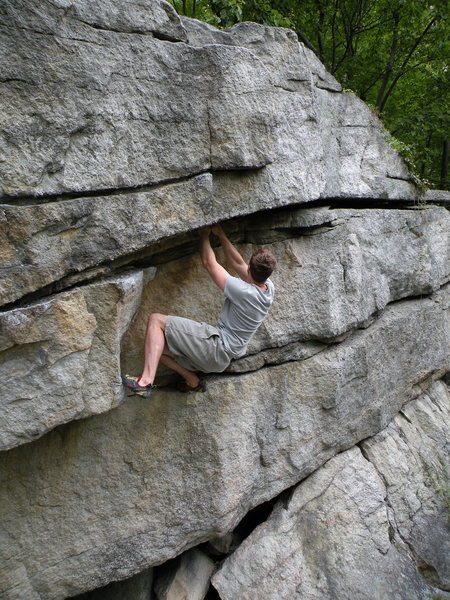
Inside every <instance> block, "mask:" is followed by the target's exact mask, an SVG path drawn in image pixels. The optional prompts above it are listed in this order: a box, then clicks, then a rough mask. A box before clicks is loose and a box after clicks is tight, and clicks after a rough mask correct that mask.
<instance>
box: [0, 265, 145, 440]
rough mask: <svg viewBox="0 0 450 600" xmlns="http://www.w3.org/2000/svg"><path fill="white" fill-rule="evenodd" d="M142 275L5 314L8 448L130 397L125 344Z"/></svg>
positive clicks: (2, 423) (1, 340)
mask: <svg viewBox="0 0 450 600" xmlns="http://www.w3.org/2000/svg"><path fill="white" fill-rule="evenodd" d="M142 285H143V273H142V271H139V272H136V273H132V274H130V275H124V276H122V277H118V278H116V279H110V280H108V279H106V280H105V281H103V282H99V283H92V284H90V285H88V286H86V287H80V288H77V289H76V290H74V291H73V292H64V293H62V294H58V295H56V296H54V297H53V298H50V299H49V300H46V301H45V302H39V303H37V304H34V305H30V306H27V307H26V308H22V309H20V308H18V309H15V310H12V311H8V312H6V313H0V328H1V333H0V352H1V353H2V363H1V365H0V377H1V378H2V379H3V380H4V381H11V378H13V379H14V382H15V383H14V385H10V386H8V387H7V388H6V389H5V390H4V391H3V393H2V399H1V402H0V404H1V411H0V449H1V450H6V449H8V448H11V447H13V446H16V445H18V444H23V443H26V442H29V441H30V440H33V439H35V438H36V437H40V436H41V435H43V434H44V433H46V432H47V431H49V430H50V429H53V428H54V427H56V425H60V424H61V423H67V422H68V421H71V420H73V419H78V418H81V417H86V416H88V415H92V414H97V413H100V412H105V411H107V410H110V409H111V408H114V406H117V405H118V404H119V403H120V402H121V401H123V399H124V398H125V392H124V389H123V387H122V385H121V381H120V376H119V373H120V348H121V339H122V336H123V334H124V333H125V331H126V329H127V327H128V325H129V323H130V321H131V318H132V317H133V315H134V312H135V310H136V307H137V305H138V302H139V299H140V293H141V291H142Z"/></svg>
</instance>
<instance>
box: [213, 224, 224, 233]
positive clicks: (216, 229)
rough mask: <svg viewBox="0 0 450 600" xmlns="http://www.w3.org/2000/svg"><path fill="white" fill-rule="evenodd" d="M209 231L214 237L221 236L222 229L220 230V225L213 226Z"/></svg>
mask: <svg viewBox="0 0 450 600" xmlns="http://www.w3.org/2000/svg"><path fill="white" fill-rule="evenodd" d="M211 231H212V232H213V233H214V234H215V235H221V234H223V229H222V225H213V226H212V227H211Z"/></svg>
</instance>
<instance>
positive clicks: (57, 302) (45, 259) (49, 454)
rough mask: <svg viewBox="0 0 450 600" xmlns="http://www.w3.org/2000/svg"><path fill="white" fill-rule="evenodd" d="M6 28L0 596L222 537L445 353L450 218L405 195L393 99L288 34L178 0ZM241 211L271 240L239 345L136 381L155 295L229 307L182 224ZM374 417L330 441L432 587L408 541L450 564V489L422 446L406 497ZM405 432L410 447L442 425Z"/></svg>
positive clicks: (86, 8)
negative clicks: (200, 369)
mask: <svg viewBox="0 0 450 600" xmlns="http://www.w3.org/2000/svg"><path fill="white" fill-rule="evenodd" d="M0 52H1V54H2V59H3V60H2V61H1V64H0V180H1V191H0V196H1V201H2V203H3V204H2V205H1V206H0V276H1V283H0V304H1V306H2V307H3V311H2V312H1V313H0V327H1V328H0V345H1V347H0V352H1V355H0V358H1V366H0V375H1V379H2V387H1V389H2V395H1V398H0V440H1V441H0V444H1V445H0V448H2V449H6V448H10V449H9V450H7V451H5V452H2V453H1V454H0V463H1V465H2V466H1V468H0V520H1V523H0V532H1V533H0V556H1V558H0V596H1V597H2V600H3V599H5V600H57V599H58V600H63V599H64V598H67V597H70V596H74V595H76V594H80V593H84V592H86V591H88V590H93V589H94V588H96V587H98V586H105V585H106V584H109V583H110V582H117V581H120V580H123V579H125V578H127V577H131V576H133V575H135V574H137V573H139V572H140V571H143V570H145V569H147V568H149V567H151V566H156V565H160V564H161V563H163V562H164V561H166V560H171V559H173V558H175V557H177V556H178V555H180V554H181V553H183V552H186V551H189V549H191V548H192V547H193V546H195V545H197V544H200V543H202V542H207V541H209V540H212V541H214V540H215V539H221V540H222V546H221V547H222V548H224V547H226V543H225V542H226V541H227V540H228V542H229V543H233V544H235V543H236V539H240V538H237V537H236V536H235V537H233V534H232V533H231V532H232V531H233V529H234V528H235V526H236V525H237V523H238V522H239V521H240V520H241V519H242V518H243V517H244V516H245V515H246V513H247V511H249V510H250V509H252V508H253V507H256V506H257V505H259V504H261V503H264V502H266V501H269V500H273V498H275V497H276V496H277V495H278V494H280V493H281V492H282V491H283V490H286V488H290V487H291V486H293V485H296V484H298V483H299V482H300V481H301V480H302V479H303V478H305V477H307V476H308V475H310V474H311V473H313V472H314V471H315V470H317V469H320V468H321V466H322V465H323V464H324V463H325V462H326V461H328V460H330V459H332V458H333V457H334V456H335V455H336V454H338V453H340V452H343V451H345V450H348V449H351V448H352V447H353V446H354V445H355V444H357V443H360V442H361V441H362V440H367V438H368V437H370V436H373V435H375V434H377V433H378V432H380V431H382V430H383V429H384V428H385V427H386V426H387V425H388V424H389V423H390V421H391V420H392V419H393V418H394V417H395V416H396V414H397V413H398V411H399V410H400V409H401V408H402V406H404V404H405V403H406V402H408V401H409V400H411V399H413V398H416V397H418V396H419V395H420V394H421V393H422V392H423V391H424V390H426V389H427V388H428V387H429V386H430V385H431V384H432V382H433V381H434V380H435V379H436V378H440V377H443V376H445V373H446V372H447V371H448V370H449V368H450V356H449V337H450V332H449V323H448V311H449V304H450V300H449V288H448V284H447V285H446V282H448V279H449V273H450V269H449V254H448V253H449V230H450V228H449V217H448V213H447V212H446V211H445V210H444V208H427V209H424V208H423V207H421V208H420V209H419V207H418V206H416V207H414V206H413V202H415V200H416V198H417V196H418V192H417V190H416V188H415V186H414V184H413V183H412V181H411V178H410V175H409V173H408V171H407V169H406V167H405V165H404V163H403V162H402V160H401V159H400V157H399V156H398V155H397V153H395V152H394V151H393V150H392V149H391V148H390V147H389V145H388V144H387V143H386V141H385V135H384V132H383V129H382V127H381V125H380V122H379V121H378V120H377V118H376V117H375V116H374V115H373V114H372V112H371V111H370V110H369V108H368V107H367V106H365V105H364V103H362V102H361V101H360V100H358V99H357V98H356V97H355V96H354V95H353V94H349V93H344V92H343V91H342V88H341V85H340V84H339V82H337V81H336V80H335V79H334V78H333V77H332V76H331V75H330V74H328V73H327V72H326V70H325V69H324V67H323V65H322V64H321V63H320V62H319V61H318V60H317V58H316V57H315V56H314V55H313V54H312V53H311V52H310V51H309V50H306V49H305V48H304V47H303V46H302V45H301V44H298V41H297V39H296V37H295V35H294V34H293V33H292V32H291V31H288V30H283V29H275V28H268V27H263V26H260V25H256V24H250V23H246V24H241V25H239V26H236V27H234V28H232V29H230V30H226V31H218V30H216V29H214V28H212V27H210V26H208V25H205V24H201V23H199V22H195V21H192V20H190V19H180V18H179V17H178V16H177V15H176V14H175V12H174V10H173V8H172V7H171V6H170V5H169V4H168V3H166V2H164V1H163V0H142V1H139V2H138V1H137V0H129V1H125V0H118V1H116V0H114V1H113V0H106V1H105V2H100V1H99V0H94V1H93V2H90V1H89V2H88V1H87V0H80V1H75V0H43V1H42V2H38V3H36V2H32V1H31V0H5V1H4V2H2V3H0ZM312 201H314V204H313V205H312V207H310V208H308V207H305V204H306V203H308V202H309V203H311V202H312ZM392 201H395V205H393V204H392ZM325 204H330V206H331V207H332V208H328V207H327V206H324V205H325ZM310 206H311V204H310ZM339 206H340V207H341V208H339ZM343 206H345V207H347V208H345V209H344V208H342V207H343ZM349 206H350V207H351V208H349ZM374 207H377V208H376V209H375V208H374ZM227 220H228V221H229V222H228V223H226V224H225V227H226V229H227V231H229V233H230V235H231V237H232V238H233V240H234V241H235V242H236V243H238V244H240V248H241V249H242V251H243V252H244V253H245V254H246V255H247V253H249V252H250V245H254V244H263V245H267V246H269V247H271V248H272V249H273V250H274V251H275V252H276V254H277V256H278V257H279V263H280V266H279V269H278V272H277V273H276V274H275V275H274V280H275V283H276V285H277V296H276V303H275V305H274V306H273V309H272V312H271V315H270V318H269V319H268V320H267V321H266V323H265V324H264V326H263V327H262V328H261V330H260V331H259V332H258V335H257V336H255V339H254V341H253V343H252V346H251V349H250V354H249V356H247V357H245V358H243V359H241V360H239V361H235V362H234V363H233V364H232V366H231V368H230V370H229V372H228V373H226V374H223V375H221V376H217V377H214V376H213V377H210V378H209V390H208V392H207V393H206V394H199V395H194V396H188V397H184V396H180V395H179V394H178V395H177V394H176V393H175V392H172V391H170V388H169V387H168V388H164V389H163V390H162V391H159V392H157V393H155V395H154V397H152V399H151V401H150V402H148V401H143V400H142V399H139V398H130V399H128V400H127V402H126V403H123V404H121V401H122V400H123V399H124V390H123V389H121V388H120V386H119V374H120V367H121V365H122V368H126V369H129V370H133V371H134V370H138V369H139V368H140V364H141V362H140V361H141V360H142V354H141V352H142V337H143V327H144V326H145V321H146V315H147V313H148V312H151V311H154V310H157V311H161V312H164V313H168V312H175V313H176V314H182V315H184V316H188V317H191V318H197V319H199V320H207V321H211V322H214V321H215V319H216V317H217V311H218V308H219V303H220V294H219V293H218V292H217V291H214V288H213V287H212V284H210V282H207V280H206V278H205V276H204V274H203V273H202V274H201V273H200V267H199V262H198V258H197V256H196V247H197V244H198V236H197V234H196V231H195V230H196V228H198V227H200V226H204V225H208V224H211V223H214V222H217V221H227ZM180 281H182V282H183V285H181V284H180ZM206 286H207V287H206ZM11 382H13V383H14V385H12V384H11ZM433 389H434V388H433ZM433 393H434V392H433ZM430 394H431V392H430ZM416 406H417V411H418V412H420V411H421V410H422V409H421V408H420V407H421V404H420V403H419V404H417V405H416ZM410 410H412V409H409V408H408V409H405V412H404V414H405V415H406V414H407V415H408V418H409V419H410V421H411V422H412V416H410V415H409V412H408V411H410ZM424 411H425V409H424ZM99 413H102V414H99ZM402 418H403V417H402ZM421 423H422V424H423V419H422V422H421ZM422 424H421V427H422ZM397 426H398V424H397V425H396V426H395V427H397ZM392 427H394V426H392ZM405 427H406V426H405ZM411 427H412V425H411ZM49 430H52V431H49ZM44 434H45V435H44ZM382 435H385V436H387V437H380V440H379V441H378V442H377V443H376V444H375V442H374V441H373V440H371V441H370V442H366V443H365V445H364V448H365V450H364V452H365V453H366V455H367V456H369V454H371V455H373V459H372V458H371V460H373V464H372V463H369V462H367V460H366V458H364V457H363V455H361V452H360V450H359V449H353V450H350V454H349V455H346V454H341V455H340V456H338V457H337V458H336V459H333V460H334V461H335V462H334V463H331V462H330V463H328V465H330V464H335V465H341V466H343V469H344V471H342V469H341V470H339V469H340V467H339V468H338V467H337V466H336V467H333V469H335V472H336V477H338V474H339V473H343V472H345V477H347V476H348V477H350V482H351V483H353V484H354V486H355V487H354V489H352V490H351V491H352V494H353V497H354V498H355V500H357V501H358V502H359V501H360V500H362V498H361V489H362V488H364V489H366V488H367V490H368V494H369V492H370V493H371V494H372V496H371V497H372V501H373V503H374V504H373V506H374V507H375V508H374V510H375V512H374V515H375V517H374V518H375V521H376V522H375V523H374V524H373V526H374V528H375V533H374V546H370V549H369V555H370V553H371V552H372V551H373V552H374V553H375V556H376V558H377V560H379V564H380V566H381V567H383V568H384V567H385V566H386V565H388V564H391V565H392V564H393V565H394V566H396V567H399V568H401V569H404V575H405V577H406V578H407V579H408V577H409V575H410V577H409V579H408V581H407V582H406V583H405V586H406V588H404V589H406V590H411V598H420V597H421V594H422V592H423V590H424V589H428V588H427V587H426V585H425V584H424V583H423V579H422V578H421V577H420V576H419V574H418V572H417V569H416V567H415V566H414V563H413V561H411V559H410V558H408V557H407V555H406V553H405V548H406V547H408V549H409V550H408V552H410V553H411V554H412V555H414V557H415V560H417V565H418V566H419V568H420V569H421V570H422V571H421V572H422V573H423V574H424V575H425V576H426V577H427V580H428V581H431V580H432V579H433V577H434V578H435V580H436V581H437V582H439V585H441V584H442V585H447V583H445V582H446V581H448V580H447V579H446V577H447V574H446V570H447V564H446V563H445V562H443V561H442V560H441V559H440V558H439V557H438V556H437V555H436V553H435V552H434V549H435V548H436V540H441V539H442V536H443V529H442V527H443V524H442V521H441V520H437V521H436V523H435V524H436V528H435V530H433V533H432V534H431V533H430V535H428V536H426V535H425V533H424V532H425V531H426V530H427V528H428V529H429V530H430V531H431V530H432V529H433V527H434V524H433V523H432V519H431V517H430V516H429V514H431V513H430V511H431V512H433V511H435V508H436V506H438V499H436V498H434V497H433V494H431V491H430V489H427V490H425V487H426V485H425V484H426V482H427V481H428V480H426V478H424V479H423V480H422V479H421V471H420V470H415V471H414V473H415V481H416V482H417V486H416V487H417V490H420V491H418V492H417V494H418V496H417V498H419V500H420V502H421V506H418V504H417V502H416V500H415V498H414V497H413V495H409V496H408V494H406V495H402V494H401V493H400V488H401V487H402V486H403V488H404V487H405V486H406V483H405V480H404V478H402V477H400V476H399V477H397V478H396V476H395V475H394V474H393V473H394V471H393V469H394V464H391V463H389V462H387V463H386V464H385V465H383V468H384V469H385V471H383V470H382V468H381V467H380V468H379V467H378V466H377V465H376V461H377V460H378V458H377V456H378V455H377V452H378V451H379V449H380V448H382V447H383V444H384V445H385V446H386V445H387V446H389V444H390V443H391V437H392V436H391V434H389V435H388V434H387V433H386V432H385V433H384V434H382ZM392 435H394V434H393V433H392ZM401 435H402V436H406V438H408V436H411V443H409V442H408V452H412V453H413V454H414V452H416V456H417V457H419V456H420V457H421V458H420V461H421V460H422V458H423V454H422V453H423V452H425V448H428V445H427V443H428V442H426V443H425V442H424V444H423V447H421V448H420V449H416V450H414V448H415V446H414V443H413V441H414V440H413V439H412V438H414V437H415V435H416V434H414V432H413V431H412V429H411V430H410V429H408V428H404V430H403V433H402V434H401ZM427 435H428V434H427ZM38 436H42V437H41V439H37V440H35V441H31V440H34V438H36V437H38ZM389 436H391V437H389ZM402 439H404V438H403V437H402ZM408 439H409V438H408ZM30 441H31V443H26V442H30ZM16 445H20V447H17V448H11V447H12V446H16ZM404 450H405V452H406V451H407V450H406V449H404ZM402 451H403V449H402V447H401V444H400V442H399V443H397V444H396V445H395V455H396V456H397V457H398V459H396V461H397V460H398V464H399V465H402V464H403V463H402V461H403V459H402V455H401V452H402ZM439 452H440V451H439V450H436V456H435V460H436V461H440V460H441V459H440V456H441V455H440V454H439ZM428 455H430V456H431V451H430V452H428V451H427V456H428ZM346 456H350V457H351V461H353V463H354V464H358V465H360V466H361V468H362V469H363V471H364V473H365V474H366V475H367V478H366V479H364V478H362V474H361V477H360V478H359V479H358V477H357V476H356V474H353V475H354V476H353V475H352V473H349V472H346V471H345V465H342V463H343V462H345V460H346V458H345V457H346ZM430 460H431V459H430ZM420 461H419V460H418V462H417V465H419V463H420ZM430 464H431V465H432V468H434V466H435V463H433V462H431V463H430ZM436 464H437V463H436ZM328 465H327V466H326V467H324V470H323V471H322V470H320V471H319V472H318V473H317V475H316V477H317V479H318V480H320V481H322V479H321V478H323V477H325V476H324V475H323V473H329V470H330V469H331V467H329V466H328ZM374 465H375V466H377V469H378V474H377V472H376V471H375V467H374ZM411 472H413V471H411ZM433 473H434V471H433ZM380 475H381V476H382V478H383V477H384V478H385V483H383V482H382V479H380ZM340 476H341V475H339V477H340ZM430 481H431V480H430ZM433 481H434V480H433ZM421 482H423V483H424V486H425V487H424V486H422V487H421V485H422V484H421ZM305 484H306V482H305ZM302 485H303V484H302ZM359 485H361V489H360V488H359V487H358V486H359ZM395 485H397V488H396V487H395ZM383 486H385V487H386V489H387V490H388V492H389V494H390V498H391V497H392V505H391V506H388V508H386V504H385V502H384V497H382V492H383ZM397 492H398V493H397ZM369 495H370V494H369ZM436 496H437V498H438V497H439V493H438V491H436ZM405 498H406V499H405ZM389 501H391V500H389ZM421 507H423V510H422V508H421ZM352 511H353V508H352ZM421 511H422V512H421ZM426 511H428V512H426ZM425 512H426V516H425ZM352 514H353V513H352ZM355 514H356V513H355ZM386 514H387V518H388V519H389V520H391V519H394V517H395V521H396V523H397V524H396V525H395V527H396V532H397V533H396V535H398V544H399V545H400V548H395V546H394V547H393V546H392V543H391V544H390V545H389V539H388V540H387V541H386V532H385V530H384V529H383V527H384V524H385V523H386V518H385V517H386ZM433 514H434V512H433ZM366 517H367V518H366ZM366 517H365V521H364V523H366V524H369V525H370V526H372V525H371V523H372V521H371V517H370V515H366ZM427 519H428V520H427ZM363 527H365V525H363V524H361V528H363ZM379 527H381V529H379ZM361 531H364V529H361ZM425 537H427V539H423V538H425ZM319 542H320V540H318V543H319ZM224 543H225V545H223V544H224ZM442 544H443V542H442ZM388 545H389V548H388ZM205 547H207V546H205ZM374 548H381V549H383V550H384V549H387V552H386V556H387V554H389V557H387V558H386V556H384V558H383V556H378V554H376V553H377V552H378V550H375V549H374ZM393 548H394V549H393ZM324 552H325V551H324ZM194 554H195V553H194ZM390 557H392V560H393V562H392V563H389V559H390ZM359 558H360V559H361V561H362V563H364V561H365V560H367V557H366V558H364V557H363V556H360V557H359ZM323 560H326V557H325V558H324V559H323ZM433 574H434V575H433ZM146 577H147V579H146V580H145V581H146V584H145V585H147V584H148V585H150V583H149V581H148V577H151V574H149V573H147V575H146ZM144 579H145V577H144ZM140 581H141V580H140ZM142 581H143V580H142ZM414 582H416V584H417V585H415V584H414ZM398 585H400V584H398ZM123 586H124V587H123V588H122V587H121V584H116V586H115V590H119V591H118V592H117V593H118V594H119V593H121V592H120V590H121V589H123V590H126V589H127V587H126V583H124V584H123ZM408 586H409V587H408ZM424 586H425V587H424ZM203 587H204V586H203ZM144 588H145V586H144ZM144 588H142V589H144ZM110 589H111V594H113V593H116V592H113V591H112V588H110ZM139 589H140V588H139ZM146 589H147V588H146ZM393 589H394V590H395V589H397V588H393ZM399 589H400V588H399ZM144 591H145V590H144ZM99 593H100V592H99ZM124 593H125V592H124ZM129 593H130V594H131V593H134V592H131V591H130V592H129ZM136 593H137V592H136ZM139 593H141V592H139ZM142 593H144V592H142ZM283 593H284V592H283ZM399 593H400V592H399ZM402 593H403V592H402ZM405 593H406V592H405ZM408 593H409V592H408ZM280 598H281V596H280ZM258 600H259V598H258ZM349 600H350V599H349ZM351 600H353V597H352V598H351ZM401 600H405V598H404V597H402V598H401ZM409 600H410V599H409Z"/></svg>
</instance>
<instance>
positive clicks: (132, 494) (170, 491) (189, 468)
mask: <svg viewBox="0 0 450 600" xmlns="http://www.w3.org/2000/svg"><path fill="white" fill-rule="evenodd" d="M438 300H439V299H438V298H436V300H433V299H423V300H405V301H402V302H397V303H395V304H394V305H392V306H391V307H388V308H387V309H386V311H385V312H384V314H383V315H382V316H381V317H380V318H379V319H378V320H377V321H376V322H375V323H374V324H373V325H371V326H370V327H368V328H367V329H365V330H361V331H358V332H356V333H355V334H354V335H353V336H351V337H350V338H348V339H347V340H345V341H343V342H342V343H340V344H335V345H333V346H331V347H330V348H328V349H327V350H325V351H323V352H320V353H318V354H317V355H315V356H312V357H311V358H309V359H307V360H304V361H300V362H295V361H294V362H287V363H286V364H283V365H279V366H275V367H266V368H263V369H260V370H259V371H256V372H254V373H248V374H245V375H239V376H236V375H230V376H221V377H218V378H216V379H213V380H211V381H210V386H209V390H208V392H206V393H205V394H199V395H196V396H194V397H193V399H189V397H188V398H187V399H185V398H183V396H180V395H179V394H177V393H175V392H174V393H171V392H164V391H162V392H159V393H155V395H154V397H152V399H151V400H150V401H144V400H142V399H139V398H136V399H129V400H128V401H127V402H126V403H124V404H122V405H121V406H119V407H118V408H116V409H115V410H111V411H109V412H108V413H105V414H103V415H98V416H94V417H91V418H89V419H85V420H81V421H76V422H72V423H69V424H67V425H65V426H61V427H59V428H57V429H55V430H54V431H52V432H50V433H48V434H47V435H46V436H45V437H43V438H41V439H40V440H37V441H35V442H33V443H30V444H25V445H23V446H21V447H19V448H14V449H12V450H9V451H8V452H4V453H2V455H1V456H0V462H1V468H0V515H1V519H2V522H1V527H2V530H3V532H4V533H3V535H2V537H1V540H0V544H1V550H0V551H1V560H0V564H1V565H2V566H1V571H0V582H1V586H2V587H1V588H0V593H1V594H2V597H4V598H5V600H13V599H14V600H19V598H20V600H28V599H35V598H36V599H37V598H39V599H40V600H50V599H57V598H58V599H62V598H65V597H67V596H71V595H75V594H77V593H81V592H83V591H85V590H88V589H93V588H95V587H98V586H101V585H105V584H106V583H108V582H109V581H115V580H118V579H124V578H126V577H129V576H131V575H133V574H135V573H137V572H139V571H142V570H143V569H145V568H147V567H149V566H151V565H155V564H159V563H161V562H164V561H165V560H167V559H169V558H172V557H174V556H176V555H178V554H179V553H181V552H183V551H184V550H186V549H188V548H189V547H192V546H194V545H196V544H199V543H201V542H203V541H206V540H208V539H209V538H215V537H217V536H218V535H221V534H224V533H226V532H228V531H230V530H232V529H233V528H234V527H235V526H236V524H237V523H238V522H239V520H240V519H241V518H242V517H243V516H244V515H245V514H246V513H247V512H248V510H250V509H251V508H253V507H254V506H256V505H258V504H260V503H262V502H264V501H266V500H269V499H271V498H273V497H275V496H276V495H277V494H279V493H280V492H281V491H282V490H284V489H286V488H287V487H290V486H292V485H294V484H295V483H296V482H298V481H300V480H301V479H303V478H304V477H306V476H307V475H308V474H310V473H312V472H313V471H315V470H316V469H317V468H318V467H320V466H321V465H322V464H323V463H325V462H326V461H327V460H328V459H330V458H331V457H333V456H334V455H335V454H336V453H339V452H341V451H342V450H345V449H347V448H351V447H352V446H353V445H355V444H356V443H358V442H359V441H361V440H362V439H365V438H367V437H370V436H372V435H374V434H375V433H377V432H379V431H381V430H382V429H384V428H385V427H386V425H387V424H388V423H389V422H390V421H391V420H392V418H393V417H394V416H395V415H396V413H397V412H398V410H399V409H400V408H401V406H402V405H403V404H404V403H405V402H406V401H408V400H409V399H411V398H414V397H416V396H418V395H419V394H420V393H421V390H422V388H424V387H426V386H427V385H429V382H430V381H432V380H433V378H435V377H439V376H440V375H441V374H442V373H443V372H445V371H447V370H448V369H449V364H448V332H447V330H446V329H447V327H446V326H447V316H446V312H445V310H444V308H445V306H446V305H445V303H444V302H440V301H438ZM430 339H431V340H433V343H432V344H430ZM393 357H395V360H394V358H393ZM12 499H14V501H12ZM169 532H170V533H169Z"/></svg>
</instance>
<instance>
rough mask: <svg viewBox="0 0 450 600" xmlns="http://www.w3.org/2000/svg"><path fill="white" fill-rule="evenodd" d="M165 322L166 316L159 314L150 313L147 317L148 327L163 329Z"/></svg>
mask: <svg viewBox="0 0 450 600" xmlns="http://www.w3.org/2000/svg"><path fill="white" fill-rule="evenodd" d="M166 321H167V315H163V314H161V313H152V314H151V315H150V316H149V317H148V325H149V327H150V326H152V325H153V326H155V325H156V326H157V327H161V329H164V328H165V327H166Z"/></svg>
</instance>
